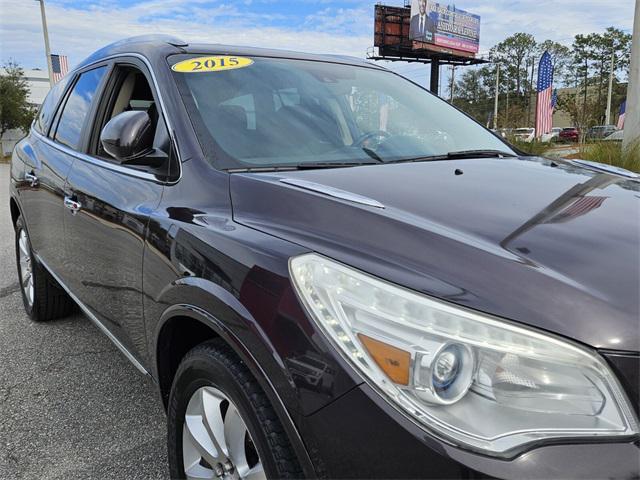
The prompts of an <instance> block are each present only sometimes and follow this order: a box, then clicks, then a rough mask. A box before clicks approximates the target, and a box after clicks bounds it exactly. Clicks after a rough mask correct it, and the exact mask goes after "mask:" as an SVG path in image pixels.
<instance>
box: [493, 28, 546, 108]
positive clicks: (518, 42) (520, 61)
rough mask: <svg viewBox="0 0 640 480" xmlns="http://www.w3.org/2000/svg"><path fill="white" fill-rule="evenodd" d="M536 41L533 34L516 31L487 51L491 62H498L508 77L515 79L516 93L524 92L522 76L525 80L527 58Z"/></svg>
mask: <svg viewBox="0 0 640 480" xmlns="http://www.w3.org/2000/svg"><path fill="white" fill-rule="evenodd" d="M536 46H537V43H536V40H535V38H533V35H530V34H528V33H516V34H514V35H512V36H510V37H508V38H506V39H504V40H503V41H502V42H500V43H499V44H497V45H496V46H495V47H493V48H492V49H491V50H490V51H489V58H490V59H491V60H492V61H493V62H497V63H500V64H501V65H502V67H504V69H505V73H506V74H507V75H508V77H509V78H512V79H514V80H515V83H516V95H518V96H520V95H522V94H524V93H525V89H523V88H522V86H523V84H524V83H525V82H523V81H522V80H523V78H524V79H525V81H526V78H527V70H526V68H525V66H526V63H527V60H528V59H529V58H531V57H533V54H534V52H535V49H536Z"/></svg>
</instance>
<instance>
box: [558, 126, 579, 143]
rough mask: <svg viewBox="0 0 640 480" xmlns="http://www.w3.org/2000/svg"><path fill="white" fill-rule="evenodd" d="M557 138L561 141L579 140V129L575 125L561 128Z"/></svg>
mask: <svg viewBox="0 0 640 480" xmlns="http://www.w3.org/2000/svg"><path fill="white" fill-rule="evenodd" d="M558 138H559V139H560V141H561V142H577V141H578V140H580V130H579V129H578V128H576V127H567V128H563V129H562V131H561V132H560V133H559V134H558Z"/></svg>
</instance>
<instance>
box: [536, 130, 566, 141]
mask: <svg viewBox="0 0 640 480" xmlns="http://www.w3.org/2000/svg"><path fill="white" fill-rule="evenodd" d="M561 131H562V128H560V127H553V128H552V129H551V132H549V133H545V134H543V135H542V137H541V138H540V140H541V141H543V142H555V141H558V136H559V135H560V132H561Z"/></svg>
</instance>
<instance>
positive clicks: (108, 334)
mask: <svg viewBox="0 0 640 480" xmlns="http://www.w3.org/2000/svg"><path fill="white" fill-rule="evenodd" d="M35 257H36V259H37V260H38V262H39V263H40V264H41V265H42V266H43V267H44V268H45V269H46V270H47V272H49V273H50V274H51V276H52V277H53V278H54V279H55V280H56V282H58V283H59V284H60V286H61V287H62V288H63V289H64V291H65V292H67V294H68V295H69V296H70V297H71V299H72V300H73V301H74V302H76V303H77V304H78V306H79V307H80V309H81V310H82V312H83V313H84V314H85V315H86V316H87V317H89V320H91V322H92V323H93V324H94V325H95V326H96V327H98V329H99V330H100V331H101V332H102V333H104V334H105V335H106V337H107V338H108V339H109V340H111V342H112V343H113V344H114V345H115V346H116V347H118V350H120V351H121V352H122V353H123V355H124V356H125V357H127V359H128V360H129V361H130V362H131V363H133V366H134V367H136V368H137V369H138V370H139V371H140V373H142V374H144V375H147V376H151V374H150V373H149V372H148V371H147V369H146V368H144V366H143V365H142V364H141V363H140V362H139V361H138V359H137V358H136V357H135V356H134V355H133V354H132V353H131V352H130V351H129V350H128V349H127V347H125V346H124V345H123V344H122V343H120V340H118V338H117V337H116V336H115V335H114V334H113V333H111V331H110V330H109V329H108V328H107V327H105V326H104V324H103V323H102V322H101V321H100V320H98V318H97V317H96V316H95V315H94V314H93V313H91V310H89V308H88V307H87V306H86V305H85V304H84V303H82V302H81V301H80V300H79V299H78V297H76V296H75V295H74V294H73V293H72V292H71V290H69V287H67V286H66V285H65V284H64V282H63V281H62V280H61V279H60V277H58V276H57V275H56V274H55V273H53V271H52V270H51V269H50V268H49V267H48V266H47V264H46V263H45V262H44V261H43V260H42V258H41V257H40V255H38V254H35Z"/></svg>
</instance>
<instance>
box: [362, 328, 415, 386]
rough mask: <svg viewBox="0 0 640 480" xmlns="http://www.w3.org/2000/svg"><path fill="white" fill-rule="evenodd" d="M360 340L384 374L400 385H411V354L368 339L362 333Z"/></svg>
mask: <svg viewBox="0 0 640 480" xmlns="http://www.w3.org/2000/svg"><path fill="white" fill-rule="evenodd" d="M358 338H359V339H360V341H361V342H362V345H364V347H365V348H366V349H367V352H369V355H371V357H372V358H373V359H374V360H375V362H376V363H377V364H378V366H379V367H380V368H381V369H382V371H383V372H384V373H386V374H387V376H388V377H389V378H390V379H391V380H392V381H393V382H394V383H397V384H399V385H409V368H410V366H411V354H410V353H409V352H407V351H405V350H402V349H400V348H396V347H393V346H391V345H389V344H387V343H384V342H381V341H380V340H375V339H373V338H371V337H367V336H366V335H363V334H361V333H359V334H358Z"/></svg>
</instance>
